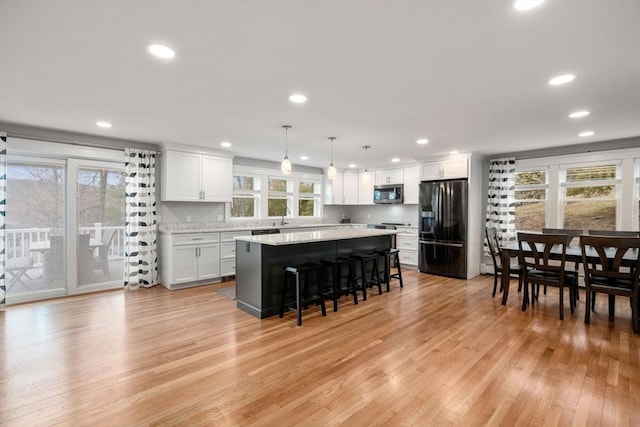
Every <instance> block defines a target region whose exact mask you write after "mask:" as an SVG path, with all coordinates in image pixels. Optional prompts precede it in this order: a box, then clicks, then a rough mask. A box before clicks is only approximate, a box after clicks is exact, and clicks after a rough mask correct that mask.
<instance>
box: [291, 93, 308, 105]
mask: <svg viewBox="0 0 640 427" xmlns="http://www.w3.org/2000/svg"><path fill="white" fill-rule="evenodd" d="M289 101H291V102H294V103H296V104H302V103H304V102H307V97H306V96H304V95H302V94H299V93H296V94H293V95H291V96H290V97H289Z"/></svg>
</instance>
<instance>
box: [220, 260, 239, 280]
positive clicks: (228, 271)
mask: <svg viewBox="0 0 640 427" xmlns="http://www.w3.org/2000/svg"><path fill="white" fill-rule="evenodd" d="M220 275H221V276H235V275H236V259H235V258H228V259H223V260H222V261H220Z"/></svg>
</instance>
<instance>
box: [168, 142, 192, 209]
mask: <svg viewBox="0 0 640 427" xmlns="http://www.w3.org/2000/svg"><path fill="white" fill-rule="evenodd" d="M162 156H163V161H162V200H165V201H183V202H193V201H198V200H200V155H199V154H194V153H185V152H182V151H165V152H163V153H162Z"/></svg>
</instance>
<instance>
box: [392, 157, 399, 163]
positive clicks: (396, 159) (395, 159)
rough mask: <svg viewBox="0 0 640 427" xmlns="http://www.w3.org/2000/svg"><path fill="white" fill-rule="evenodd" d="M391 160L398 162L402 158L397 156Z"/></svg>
mask: <svg viewBox="0 0 640 427" xmlns="http://www.w3.org/2000/svg"><path fill="white" fill-rule="evenodd" d="M391 161H392V162H393V163H398V162H399V161H400V159H399V158H397V157H394V158H393V159H391Z"/></svg>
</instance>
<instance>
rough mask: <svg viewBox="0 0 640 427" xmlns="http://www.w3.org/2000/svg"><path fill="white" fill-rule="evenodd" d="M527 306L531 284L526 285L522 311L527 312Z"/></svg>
mask: <svg viewBox="0 0 640 427" xmlns="http://www.w3.org/2000/svg"><path fill="white" fill-rule="evenodd" d="M531 286H533V285H531ZM527 304H529V284H528V283H525V284H524V295H523V296H522V311H527Z"/></svg>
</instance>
